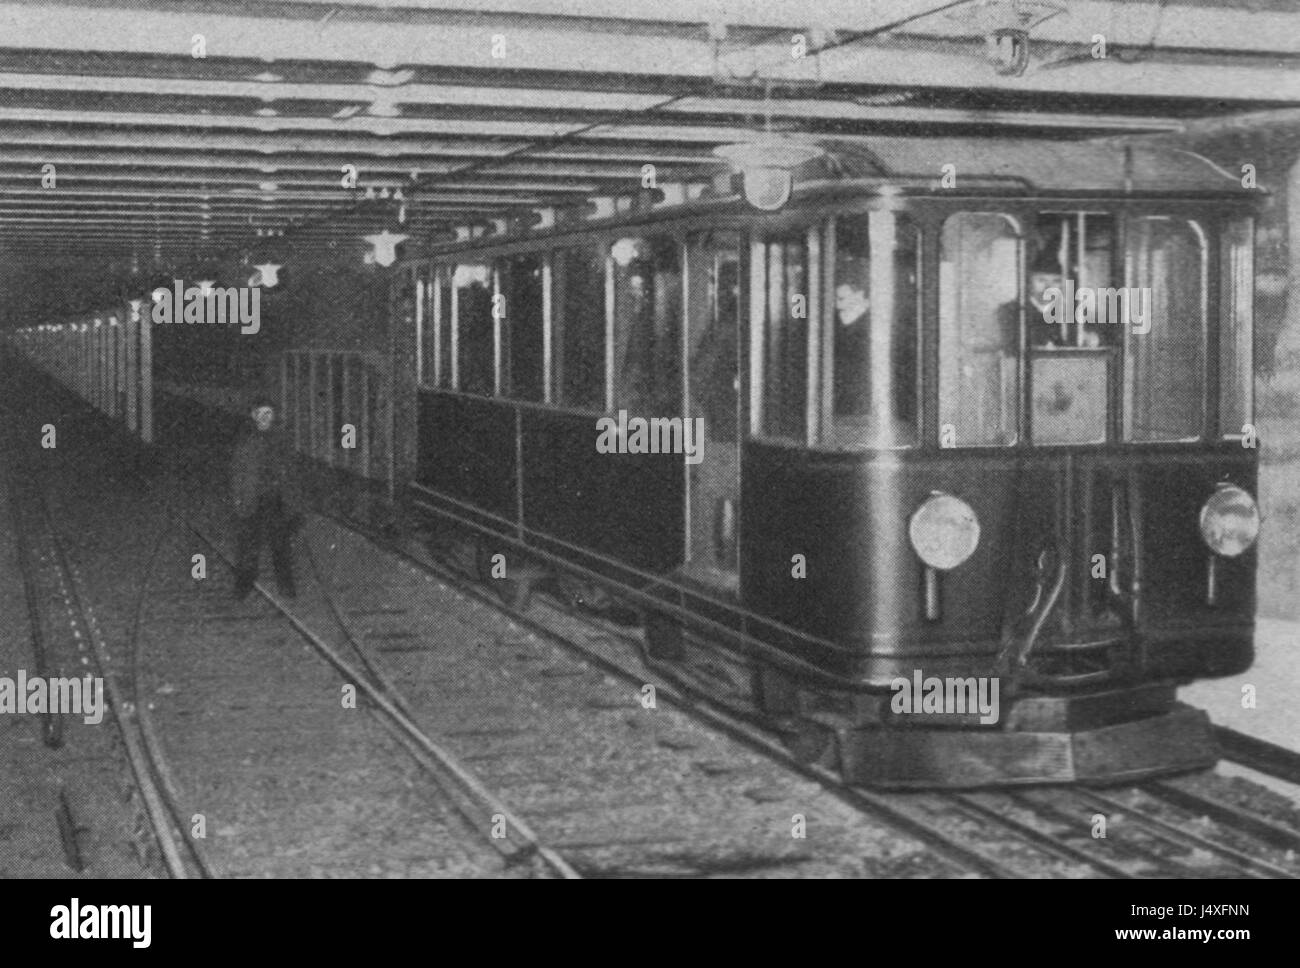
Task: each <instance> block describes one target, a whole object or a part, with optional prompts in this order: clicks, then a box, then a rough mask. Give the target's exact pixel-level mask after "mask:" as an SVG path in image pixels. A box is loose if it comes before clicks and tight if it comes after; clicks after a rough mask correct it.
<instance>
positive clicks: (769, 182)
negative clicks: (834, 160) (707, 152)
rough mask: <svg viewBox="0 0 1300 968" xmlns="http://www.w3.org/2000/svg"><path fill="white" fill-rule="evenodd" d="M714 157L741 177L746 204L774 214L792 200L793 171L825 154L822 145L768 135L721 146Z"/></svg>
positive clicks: (714, 152)
mask: <svg viewBox="0 0 1300 968" xmlns="http://www.w3.org/2000/svg"><path fill="white" fill-rule="evenodd" d="M713 154H714V155H715V156H716V157H718V158H721V159H723V160H724V161H726V162H727V163H728V164H729V165H731V167H732V168H734V169H736V170H737V171H739V172H740V173H741V176H742V178H743V182H744V192H745V201H747V202H748V203H749V204H750V205H752V206H753V207H754V208H757V209H760V210H762V211H765V212H774V211H776V210H777V209H779V208H781V207H783V206H784V205H785V203H786V202H788V201H789V200H790V192H791V190H792V188H793V186H794V175H793V173H792V172H793V169H794V168H796V167H798V166H799V165H802V164H804V163H805V162H809V161H812V160H813V159H815V158H820V157H821V156H822V155H823V154H825V151H824V150H823V149H822V148H821V147H819V146H818V145H814V144H808V143H805V142H801V141H795V140H793V139H791V138H785V137H780V136H771V135H764V136H763V137H760V138H755V139H753V140H751V141H741V142H737V143H736V144H730V145H719V146H718V147H717V148H714V149H713Z"/></svg>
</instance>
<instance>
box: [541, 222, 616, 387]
mask: <svg viewBox="0 0 1300 968" xmlns="http://www.w3.org/2000/svg"><path fill="white" fill-rule="evenodd" d="M551 298H552V304H553V308H552V310H551V315H552V325H553V326H554V327H555V335H554V338H553V341H552V342H553V346H554V354H555V399H556V402H557V403H559V404H561V405H564V406H571V407H591V408H595V409H600V410H603V409H604V408H605V260H604V259H603V258H602V257H601V255H600V253H599V251H598V250H597V249H596V248H595V247H594V246H590V247H580V248H572V249H558V250H556V253H555V257H554V270H553V283H552V290H551Z"/></svg>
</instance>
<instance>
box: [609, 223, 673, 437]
mask: <svg viewBox="0 0 1300 968" xmlns="http://www.w3.org/2000/svg"><path fill="white" fill-rule="evenodd" d="M610 253H611V255H612V257H613V260H614V326H615V345H614V395H615V402H616V404H617V406H618V407H620V408H624V409H626V410H627V411H628V412H629V413H633V414H646V415H666V416H671V415H674V414H678V415H680V413H681V405H682V404H681V362H680V361H681V301H682V296H681V294H682V276H681V264H680V256H679V254H678V245H677V243H676V242H675V241H674V240H672V239H670V238H624V239H619V240H618V241H617V242H615V243H614V245H613V246H612V248H611V250H610Z"/></svg>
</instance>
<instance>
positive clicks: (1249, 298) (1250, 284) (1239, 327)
mask: <svg viewBox="0 0 1300 968" xmlns="http://www.w3.org/2000/svg"><path fill="white" fill-rule="evenodd" d="M1219 264H1220V266H1221V271H1222V274H1223V280H1222V282H1221V283H1220V285H1219V292H1220V293H1221V296H1220V299H1221V300H1222V303H1223V317H1222V320H1221V321H1220V326H1219V421H1220V425H1221V431H1220V432H1221V433H1222V434H1223V435H1224V436H1225V437H1240V436H1241V435H1242V434H1243V433H1244V431H1243V428H1244V427H1245V425H1246V424H1248V423H1251V422H1252V421H1253V420H1254V419H1255V417H1254V408H1253V406H1252V401H1253V398H1254V392H1253V391H1254V383H1253V368H1254V359H1253V356H1252V352H1251V350H1252V347H1253V339H1254V338H1253V335H1252V332H1253V309H1254V297H1255V224H1254V220H1253V219H1249V218H1242V219H1234V220H1233V221H1231V222H1229V223H1228V224H1227V226H1226V227H1225V229H1224V235H1223V255H1222V257H1221V258H1220V260H1219Z"/></svg>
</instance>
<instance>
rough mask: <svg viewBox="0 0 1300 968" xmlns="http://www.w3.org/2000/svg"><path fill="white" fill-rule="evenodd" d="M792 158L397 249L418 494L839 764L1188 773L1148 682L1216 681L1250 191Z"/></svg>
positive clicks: (1193, 718)
mask: <svg viewBox="0 0 1300 968" xmlns="http://www.w3.org/2000/svg"><path fill="white" fill-rule="evenodd" d="M864 169H865V170H864ZM795 174H796V176H801V177H797V178H796V179H795V184H794V191H793V194H792V196H791V197H790V200H789V201H788V203H787V204H785V205H784V206H783V207H781V208H780V209H779V210H777V211H759V210H756V209H755V208H754V207H753V206H752V205H750V204H747V202H746V200H745V199H744V198H743V197H741V194H740V193H739V192H738V191H730V192H714V193H709V192H704V193H691V192H687V193H686V195H685V196H682V195H680V194H679V195H678V196H677V197H676V198H670V199H669V202H675V204H663V202H662V200H650V201H645V200H637V199H633V200H630V201H628V202H627V204H625V205H623V204H618V205H614V206H612V208H613V209H614V211H609V210H608V207H607V209H606V210H605V211H603V212H600V213H598V214H597V216H596V217H591V216H590V215H587V216H585V217H584V216H581V215H580V216H579V217H576V218H574V219H571V220H569V221H567V222H566V221H564V220H562V219H561V220H555V221H551V222H550V224H547V225H545V226H542V227H533V228H529V229H525V230H522V231H515V232H511V231H506V232H504V233H499V234H495V235H493V234H489V235H487V236H479V237H463V238H462V239H461V240H460V241H458V242H456V243H453V244H447V245H443V246H440V247H439V248H438V249H437V250H436V251H435V252H434V254H433V255H432V256H431V257H428V258H422V259H420V260H418V261H416V262H411V263H407V264H405V265H404V267H403V271H402V273H401V274H400V275H399V279H398V282H397V292H396V296H395V300H394V303H395V305H396V306H399V307H404V308H405V317H404V320H403V322H407V321H409V322H410V323H411V324H413V325H414V327H415V329H416V344H417V346H416V352H415V354H414V360H413V366H414V369H415V373H414V374H413V382H415V383H416V384H417V385H418V390H416V391H415V393H416V394H417V396H418V413H417V414H416V415H415V418H414V419H415V428H416V430H415V432H416V433H417V435H418V446H417V448H416V449H417V451H418V461H417V464H416V466H415V467H414V472H413V480H412V481H411V483H410V488H409V493H410V496H411V499H412V503H413V505H414V507H416V508H417V509H418V510H419V511H420V512H422V513H427V514H433V515H435V516H436V517H437V518H439V519H454V520H456V521H458V522H460V523H461V524H462V525H467V526H469V527H470V528H472V529H473V531H474V532H475V533H476V534H477V535H478V536H479V538H478V542H479V551H480V555H481V556H482V558H483V559H484V565H485V572H488V571H489V569H488V567H487V563H488V562H489V561H494V562H496V563H497V564H498V565H499V566H500V569H499V570H497V571H496V572H495V575H496V577H497V578H501V577H502V576H503V575H505V576H506V582H505V583H506V584H508V585H510V586H511V587H514V588H516V589H517V588H518V582H519V581H521V580H522V581H524V582H526V581H528V580H529V578H530V577H531V576H533V575H535V574H536V573H537V570H538V568H542V569H554V570H558V571H559V572H561V573H563V574H565V575H567V576H568V580H569V581H575V580H577V581H581V580H589V579H593V578H595V579H599V580H600V581H601V582H602V583H603V584H604V586H605V588H606V589H607V590H608V589H613V591H614V593H615V594H622V595H625V596H628V597H627V600H629V601H635V602H638V603H640V604H641V605H643V606H647V607H646V611H647V615H648V618H647V634H648V638H649V639H650V645H651V651H652V654H654V655H657V656H658V657H660V658H666V659H681V658H682V657H683V656H684V655H685V654H686V653H687V652H689V643H690V642H691V641H692V640H695V639H699V638H702V637H704V636H706V635H713V636H715V637H721V638H722V639H726V640H729V641H730V642H732V643H733V648H734V651H736V652H737V653H738V654H743V655H745V656H746V657H747V661H748V662H749V663H750V664H751V666H752V667H753V668H754V669H755V670H756V674H755V682H756V683H757V686H756V698H757V699H758V701H759V702H760V703H761V704H762V705H763V707H764V708H765V710H766V712H767V713H768V714H770V715H773V716H776V717H778V718H781V719H782V720H783V721H784V722H786V723H794V724H796V725H794V726H793V727H792V728H794V729H796V730H798V731H800V733H801V734H803V735H804V737H805V738H807V736H808V735H812V736H813V737H814V738H817V737H820V739H817V742H816V743H815V744H814V745H815V746H820V747H823V749H821V752H823V754H825V755H829V756H833V757H834V759H835V760H837V761H838V764H839V766H840V767H841V768H842V769H843V770H844V771H845V772H846V773H847V774H848V775H849V776H850V777H851V778H852V779H855V780H860V781H866V782H873V783H877V784H881V785H895V786H928V785H950V786H972V785H981V784H989V783H1023V782H1044V781H1063V780H1093V781H1104V780H1119V779H1126V778H1132V777H1135V776H1141V775H1147V774H1153V773H1158V772H1166V771H1172V770H1179V769H1186V768H1190V767H1195V766H1201V765H1207V764H1209V763H1211V762H1213V760H1214V758H1215V752H1214V747H1213V743H1212V740H1211V738H1210V733H1209V725H1208V721H1207V719H1206V717H1205V715H1204V714H1203V713H1201V712H1199V711H1195V710H1191V709H1189V708H1187V707H1184V706H1182V705H1180V704H1178V703H1177V702H1176V699H1175V689H1176V687H1177V685H1178V684H1180V683H1187V682H1189V681H1191V680H1194V679H1196V678H1199V677H1207V676H1223V675H1229V674H1233V673H1237V672H1240V671H1241V670H1243V669H1245V668H1247V666H1248V665H1249V664H1250V662H1251V660H1252V641H1253V616H1254V611H1255V561H1256V558H1255V551H1254V548H1253V545H1254V542H1255V539H1256V535H1257V533H1258V530H1259V516H1258V510H1257V508H1256V504H1255V500H1254V498H1253V497H1252V495H1253V494H1254V492H1255V487H1256V454H1257V451H1256V449H1255V435H1254V430H1253V427H1252V426H1251V420H1252V416H1251V395H1252V391H1251V378H1252V359H1251V343H1252V329H1251V310H1252V299H1253V279H1252V246H1253V211H1254V205H1255V203H1256V198H1257V196H1258V193H1257V192H1256V191H1254V190H1248V189H1245V188H1243V187H1242V185H1241V184H1240V183H1239V182H1238V181H1236V180H1235V179H1233V178H1232V177H1231V176H1230V174H1229V173H1226V172H1223V171H1222V170H1220V169H1216V168H1215V167H1214V166H1213V165H1211V164H1210V163H1208V162H1207V161H1205V160H1204V159H1201V158H1199V157H1198V156H1194V155H1192V154H1190V153H1187V152H1181V151H1163V152H1162V151H1155V150H1148V149H1143V150H1138V149H1134V148H1120V147H1115V146H1110V145H1103V144H1095V143H1059V142H1058V143H1051V142H1030V141H1016V142H1007V141H1002V142H997V141H987V142H981V141H979V140H964V141H957V140H953V141H949V142H937V141H935V140H931V139H925V140H922V139H915V140H909V139H894V140H889V141H884V142H882V143H881V144H880V146H879V148H877V149H874V150H873V152H872V154H871V158H870V161H869V163H864V162H859V165H858V170H857V171H855V172H853V173H852V175H853V177H847V178H846V177H842V174H843V173H842V172H840V173H839V174H840V175H841V177H830V176H831V175H832V174H834V172H832V171H831V170H830V169H829V168H828V167H827V166H825V165H824V164H823V163H821V162H817V161H814V162H812V163H810V164H805V165H803V166H802V167H801V168H800V169H798V170H796V173H795ZM945 176H947V177H945ZM472 234H473V233H472V232H470V231H466V232H463V233H462V235H463V236H470V235H472ZM399 311H401V310H400V309H399ZM638 420H640V421H642V423H638ZM638 430H640V432H641V433H640V439H639V440H638ZM497 555H500V557H499V558H498V557H496V556H497ZM512 567H513V568H516V572H515V574H514V576H511V574H510V572H509V569H510V568H512ZM520 574H522V575H523V578H522V579H519V578H518V577H516V576H518V575H520ZM574 576H578V577H577V578H575V577H574ZM656 603H659V606H658V607H656ZM693 626H698V627H700V628H701V629H703V631H702V632H701V633H700V635H697V636H692V635H690V634H687V635H682V630H683V629H687V630H689V629H690V628H692V627H693ZM990 706H991V707H994V708H987V707H990Z"/></svg>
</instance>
